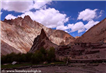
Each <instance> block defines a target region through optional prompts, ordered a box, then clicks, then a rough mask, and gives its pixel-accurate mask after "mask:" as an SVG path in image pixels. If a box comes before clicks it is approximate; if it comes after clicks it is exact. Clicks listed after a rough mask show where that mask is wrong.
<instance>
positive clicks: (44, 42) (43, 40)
mask: <svg viewBox="0 0 106 73" xmlns="http://www.w3.org/2000/svg"><path fill="white" fill-rule="evenodd" d="M42 47H44V48H45V49H46V50H47V49H49V48H50V47H54V48H57V45H56V44H54V43H52V42H51V41H50V40H49V38H48V37H47V36H46V33H45V31H44V30H43V29H42V30H41V34H40V35H38V36H37V37H36V38H35V39H34V42H33V45H32V48H31V49H30V51H29V52H35V51H36V50H38V49H40V48H42Z"/></svg>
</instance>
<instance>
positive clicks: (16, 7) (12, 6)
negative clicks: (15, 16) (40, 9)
mask: <svg viewBox="0 0 106 73" xmlns="http://www.w3.org/2000/svg"><path fill="white" fill-rule="evenodd" d="M1 4H2V5H1V8H2V9H4V10H8V11H16V12H25V11H29V10H30V9H31V8H32V7H33V1H32V0H31V1H28V0H27V1H23V0H13V1H10V0H4V1H2V2H1Z"/></svg>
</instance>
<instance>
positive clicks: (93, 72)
mask: <svg viewBox="0 0 106 73" xmlns="http://www.w3.org/2000/svg"><path fill="white" fill-rule="evenodd" d="M27 70H41V71H42V72H41V73H106V64H103V63H102V64H99V65H98V66H73V67H72V66H50V67H40V68H30V69H27Z"/></svg>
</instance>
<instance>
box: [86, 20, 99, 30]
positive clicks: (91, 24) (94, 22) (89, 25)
mask: <svg viewBox="0 0 106 73" xmlns="http://www.w3.org/2000/svg"><path fill="white" fill-rule="evenodd" d="M97 23H99V21H93V20H91V21H89V22H88V23H87V24H86V25H85V26H84V27H85V28H86V31H87V30H89V29H90V28H91V27H93V26H94V25H96V24H97Z"/></svg>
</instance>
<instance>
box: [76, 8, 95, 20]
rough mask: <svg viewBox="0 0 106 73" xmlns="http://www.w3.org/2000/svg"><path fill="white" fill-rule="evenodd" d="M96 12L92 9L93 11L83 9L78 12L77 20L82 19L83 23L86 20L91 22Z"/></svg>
mask: <svg viewBox="0 0 106 73" xmlns="http://www.w3.org/2000/svg"><path fill="white" fill-rule="evenodd" d="M96 11H97V9H94V10H91V9H85V10H83V11H81V12H79V15H78V18H77V19H78V20H80V19H82V20H83V21H85V20H87V21H89V20H92V19H94V18H95V17H97V14H96Z"/></svg>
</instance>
